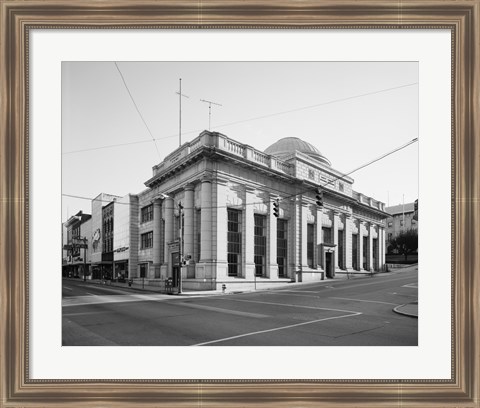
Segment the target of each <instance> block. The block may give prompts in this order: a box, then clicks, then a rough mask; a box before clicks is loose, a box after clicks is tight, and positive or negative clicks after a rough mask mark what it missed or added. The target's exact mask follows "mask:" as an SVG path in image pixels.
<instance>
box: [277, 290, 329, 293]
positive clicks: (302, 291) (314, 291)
mask: <svg viewBox="0 0 480 408" xmlns="http://www.w3.org/2000/svg"><path fill="white" fill-rule="evenodd" d="M268 292H278V293H283V292H285V293H320V292H319V291H318V290H293V289H279V290H275V291H273V290H270V291H268Z"/></svg>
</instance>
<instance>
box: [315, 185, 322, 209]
mask: <svg viewBox="0 0 480 408" xmlns="http://www.w3.org/2000/svg"><path fill="white" fill-rule="evenodd" d="M315 202H316V204H317V205H318V206H319V207H323V191H322V190H321V189H320V188H316V189H315Z"/></svg>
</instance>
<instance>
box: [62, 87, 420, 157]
mask: <svg viewBox="0 0 480 408" xmlns="http://www.w3.org/2000/svg"><path fill="white" fill-rule="evenodd" d="M413 85H418V82H413V83H410V84H405V85H400V86H396V87H391V88H385V89H380V90H377V91H372V92H367V93H363V94H358V95H353V96H348V97H345V98H339V99H334V100H331V101H327V102H322V103H318V104H315V105H309V106H303V107H300V108H295V109H291V110H286V111H281V112H277V113H271V114H267V115H263V116H256V117H253V118H249V119H243V120H239V121H236V122H230V123H224V124H223V125H218V126H216V127H217V128H222V127H228V126H233V125H238V124H241V123H245V122H252V121H255V120H260V119H266V118H270V117H273V116H279V115H285V114H287V113H293V112H298V111H302V110H307V109H313V108H317V107H320V106H325V105H330V104H334V103H339V102H345V101H348V100H351V99H357V98H363V97H365V96H369V95H376V94H379V93H384V92H390V91H394V90H397V89H401V88H406V87H410V86H413ZM127 89H128V88H127ZM147 128H148V127H147ZM202 130H203V129H196V130H189V131H187V132H184V133H183V134H184V135H188V134H192V133H198V132H201V131H202ZM150 134H151V133H150ZM177 136H178V134H174V135H169V136H164V137H160V138H156V139H154V140H163V139H170V138H173V137H177ZM152 137H153V136H152ZM147 141H150V140H141V141H138V142H131V143H123V144H113V145H106V146H100V147H92V148H90V149H82V150H72V151H69V152H64V153H62V154H72V153H81V152H86V151H92V150H97V149H108V148H112V147H117V146H126V145H130V144H136V143H145V142H147ZM155 146H156V145H155Z"/></svg>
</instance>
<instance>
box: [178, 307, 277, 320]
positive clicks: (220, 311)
mask: <svg viewBox="0 0 480 408" xmlns="http://www.w3.org/2000/svg"><path fill="white" fill-rule="evenodd" d="M179 306H182V307H190V308H192V309H202V310H209V311H212V312H219V313H227V314H232V315H237V316H246V317H255V318H257V319H261V318H264V317H269V316H268V315H264V314H259V313H249V312H241V311H239V310H231V309H223V308H220V307H213V306H205V305H196V304H194V303H181V304H179Z"/></svg>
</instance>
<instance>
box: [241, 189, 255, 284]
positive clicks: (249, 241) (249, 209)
mask: <svg viewBox="0 0 480 408" xmlns="http://www.w3.org/2000/svg"><path fill="white" fill-rule="evenodd" d="M257 200H258V199H257V198H256V196H255V190H254V189H252V188H250V187H246V188H245V211H244V217H243V221H244V223H243V224H244V225H243V228H242V235H244V238H243V242H245V247H244V248H242V249H243V253H244V254H245V278H246V279H247V280H254V279H255V260H254V253H255V224H254V222H255V220H254V211H253V206H254V203H255V202H256V201H257Z"/></svg>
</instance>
